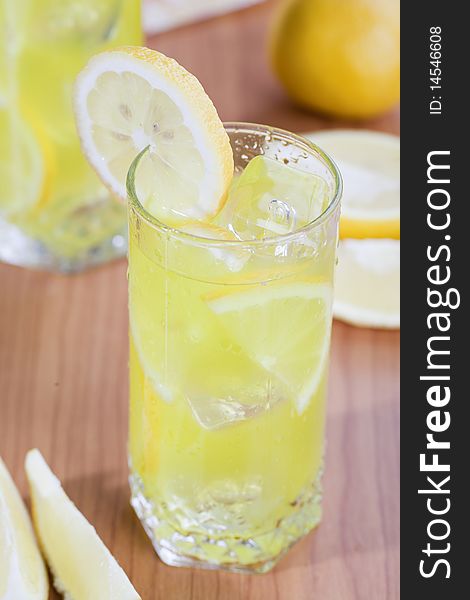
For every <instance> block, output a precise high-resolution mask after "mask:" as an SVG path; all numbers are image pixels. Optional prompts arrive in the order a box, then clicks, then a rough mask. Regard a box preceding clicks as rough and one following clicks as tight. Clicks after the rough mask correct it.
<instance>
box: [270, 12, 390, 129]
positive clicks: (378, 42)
mask: <svg viewBox="0 0 470 600" xmlns="http://www.w3.org/2000/svg"><path fill="white" fill-rule="evenodd" d="M399 43H400V16H399V2H398V0H284V1H283V2H281V3H280V6H279V9H278V11H277V14H276V15H275V18H274V20H273V25H272V29H271V32H270V53H271V59H272V63H273V66H274V70H275V72H276V73H277V75H278V76H279V79H280V80H281V82H282V83H283V84H284V86H285V88H286V90H287V92H288V94H289V95H290V96H291V97H292V99H293V100H295V101H296V102H298V103H299V104H301V105H303V106H306V107H309V108H313V109H315V110H319V111H321V112H325V113H328V114H331V115H333V116H336V117H347V118H356V119H357V118H367V117H373V116H375V115H377V114H379V113H381V112H383V111H385V110H387V109H389V108H390V107H391V106H393V105H394V104H395V103H396V102H397V100H398V98H399V95H400V53H399Z"/></svg>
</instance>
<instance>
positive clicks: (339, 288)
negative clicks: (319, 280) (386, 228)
mask: <svg viewBox="0 0 470 600" xmlns="http://www.w3.org/2000/svg"><path fill="white" fill-rule="evenodd" d="M333 315H334V317H335V318H336V319H340V320H341V321H346V323H351V324H352V325H357V326H359V327H374V328H378V329H398V328H399V327H400V240H388V239H382V240H380V239H370V240H353V239H348V240H341V241H340V244H339V247H338V266H337V267H336V274H335V299H334V303H333Z"/></svg>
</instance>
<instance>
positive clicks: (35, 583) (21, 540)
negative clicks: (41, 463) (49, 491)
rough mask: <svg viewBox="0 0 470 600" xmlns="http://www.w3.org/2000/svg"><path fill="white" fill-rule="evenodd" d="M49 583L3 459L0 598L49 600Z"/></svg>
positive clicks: (0, 471) (0, 478)
mask: <svg viewBox="0 0 470 600" xmlns="http://www.w3.org/2000/svg"><path fill="white" fill-rule="evenodd" d="M48 596H49V582H48V579H47V574H46V569H45V566H44V562H43V560H42V557H41V554H40V552H39V548H38V546H37V543H36V539H35V537H34V533H33V528H32V526H31V521H30V519H29V515H28V513H27V511H26V508H25V506H24V504H23V501H22V500H21V496H20V495H19V493H18V490H17V489H16V487H15V484H14V483H13V480H12V479H11V477H10V474H9V473H8V471H7V468H6V467H5V465H4V463H3V461H2V459H1V458H0V600H19V599H20V598H21V599H22V600H23V599H24V600H46V599H47V598H48Z"/></svg>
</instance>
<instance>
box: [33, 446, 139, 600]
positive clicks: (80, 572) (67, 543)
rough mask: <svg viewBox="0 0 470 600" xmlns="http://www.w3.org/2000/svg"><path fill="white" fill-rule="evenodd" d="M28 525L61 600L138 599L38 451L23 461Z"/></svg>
mask: <svg viewBox="0 0 470 600" xmlns="http://www.w3.org/2000/svg"><path fill="white" fill-rule="evenodd" d="M25 467H26V475H27V477H28V481H29V485H30V490H31V502H32V508H33V521H34V525H35V529H36V533H37V536H38V538H39V541H40V544H41V548H42V550H43V552H44V555H45V557H46V559H47V562H48V564H49V567H50V569H51V572H52V574H53V577H54V586H55V588H56V589H57V591H58V592H60V593H62V594H64V596H65V598H74V599H75V600H80V599H81V598H83V599H85V598H90V599H91V598H93V599H95V598H96V600H98V598H99V600H140V596H139V594H138V593H137V592H136V591H135V589H134V587H133V586H132V584H131V582H130V581H129V579H128V578H127V575H126V574H125V573H124V571H123V570H122V569H121V567H120V566H119V565H118V563H117V561H116V559H115V558H114V557H113V556H112V555H111V553H110V552H109V550H108V549H107V548H106V546H105V545H104V543H103V542H102V541H101V539H100V538H99V537H98V534H97V533H96V531H95V529H94V528H93V527H92V525H90V523H89V522H88V521H87V520H86V519H85V517H84V516H83V515H82V513H81V512H80V511H79V510H78V508H77V507H76V506H75V505H74V504H73V502H72V501H71V500H70V499H69V498H68V496H67V495H66V493H65V492H64V490H63V489H62V486H61V484H60V481H59V480H58V479H57V477H56V476H55V475H54V473H52V471H51V470H50V468H49V466H48V465H47V463H46V461H45V460H44V458H43V457H42V455H41V453H40V452H39V450H36V449H34V450H30V451H29V452H28V454H27V455H26V461H25Z"/></svg>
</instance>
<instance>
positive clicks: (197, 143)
mask: <svg viewBox="0 0 470 600" xmlns="http://www.w3.org/2000/svg"><path fill="white" fill-rule="evenodd" d="M110 73H113V74H123V73H129V74H131V75H134V76H135V77H136V78H140V79H142V80H143V81H144V82H146V83H147V84H149V85H150V87H151V89H152V91H159V92H163V93H164V94H165V95H166V97H168V98H169V100H170V101H171V102H172V103H173V105H176V107H177V109H178V110H179V111H180V113H181V115H182V118H183V124H184V126H185V127H186V128H187V129H188V131H189V132H190V134H191V135H192V140H193V141H194V148H195V150H196V151H197V153H198V155H199V157H200V159H201V160H202V163H203V165H204V174H203V176H202V179H201V180H200V181H198V182H197V184H198V185H197V186H196V187H198V200H197V202H196V203H194V204H193V205H191V206H187V207H186V210H187V212H186V214H185V215H182V216H183V217H189V218H199V219H200V218H210V217H212V216H214V215H215V214H216V213H217V212H218V211H219V210H220V208H221V206H222V204H223V202H224V201H225V198H226V193H227V189H228V186H229V184H230V181H231V179H232V176H233V155H232V150H231V147H230V141H229V138H228V135H227V133H226V131H225V129H224V127H223V125H222V122H221V121H220V119H219V116H218V114H217V111H216V109H215V107H214V105H213V103H212V101H211V100H210V98H209V97H208V96H207V94H206V92H205V91H204V88H203V87H202V85H201V83H200V82H199V81H198V80H197V78H196V77H195V76H194V75H191V74H190V73H188V71H186V70H185V69H184V68H183V67H182V66H181V65H179V64H178V63H177V62H176V61H175V60H173V59H171V58H169V57H167V56H165V55H163V54H161V53H159V52H156V51H154V50H149V49H148V48H141V47H131V46H128V47H121V48H117V49H115V50H111V51H106V52H102V53H100V54H97V55H95V56H94V57H93V58H92V59H91V60H90V61H89V63H88V64H87V66H86V67H85V68H84V69H83V70H82V71H81V73H80V74H79V75H78V77H77V80H76V84H75V93H74V109H75V116H76V121H77V127H78V132H79V136H80V139H81V144H82V148H83V151H84V153H85V155H86V156H87V158H88V160H89V162H90V164H91V165H92V166H93V168H94V169H95V170H96V171H97V173H98V175H99V177H100V178H101V180H102V181H103V183H105V185H107V187H108V188H109V189H110V190H111V191H112V192H113V193H114V194H115V195H117V196H118V197H119V198H121V199H123V200H124V199H125V198H126V189H125V173H123V174H122V180H119V181H118V180H117V178H116V177H115V175H114V174H113V173H111V171H110V169H109V167H108V163H107V157H106V156H104V155H103V153H102V152H100V151H99V150H98V148H97V146H96V143H95V138H94V127H95V125H94V121H93V115H90V113H89V107H88V103H87V100H88V97H89V95H90V93H91V92H92V91H93V90H94V88H95V85H96V83H97V80H98V78H99V77H100V76H101V75H103V74H110ZM122 89H124V88H122ZM105 100H106V102H108V103H110V104H112V103H113V102H119V99H118V98H109V99H108V98H105ZM151 108H152V107H151V106H150V105H147V107H146V110H147V111H150V110H151ZM147 114H149V113H148V112H147V113H146V114H143V115H138V116H133V117H132V119H131V124H130V125H129V127H130V128H131V129H132V130H131V129H129V131H127V130H126V135H127V137H128V138H131V141H132V143H133V144H134V147H135V154H134V156H136V155H137V154H138V153H139V152H140V151H141V150H142V149H144V148H145V147H146V146H150V147H151V150H152V149H153V146H152V144H153V143H154V139H155V138H154V137H153V136H154V135H157V132H156V131H157V130H155V131H153V130H152V129H149V127H150V125H145V124H144V120H145V116H146V115H147ZM140 117H142V118H141V119H140ZM135 119H137V122H138V125H137V127H134V126H133V125H132V123H133V122H134V121H133V120H135ZM139 119H140V120H139ZM157 125H158V124H154V127H157ZM145 127H147V129H145ZM117 135H118V137H119V135H120V134H119V131H118V132H117ZM154 149H155V151H157V152H158V147H157V146H156V145H155V148H154ZM182 162H183V163H184V161H182ZM128 166H130V163H129V165H128ZM172 168H173V171H174V170H175V169H174V165H173V166H172ZM178 169H179V170H178V171H177V175H178V176H181V179H182V180H183V181H184V178H185V176H186V175H187V173H186V171H187V165H185V164H181V165H179V166H178ZM152 191H153V190H149V192H152ZM165 201H168V198H165Z"/></svg>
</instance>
